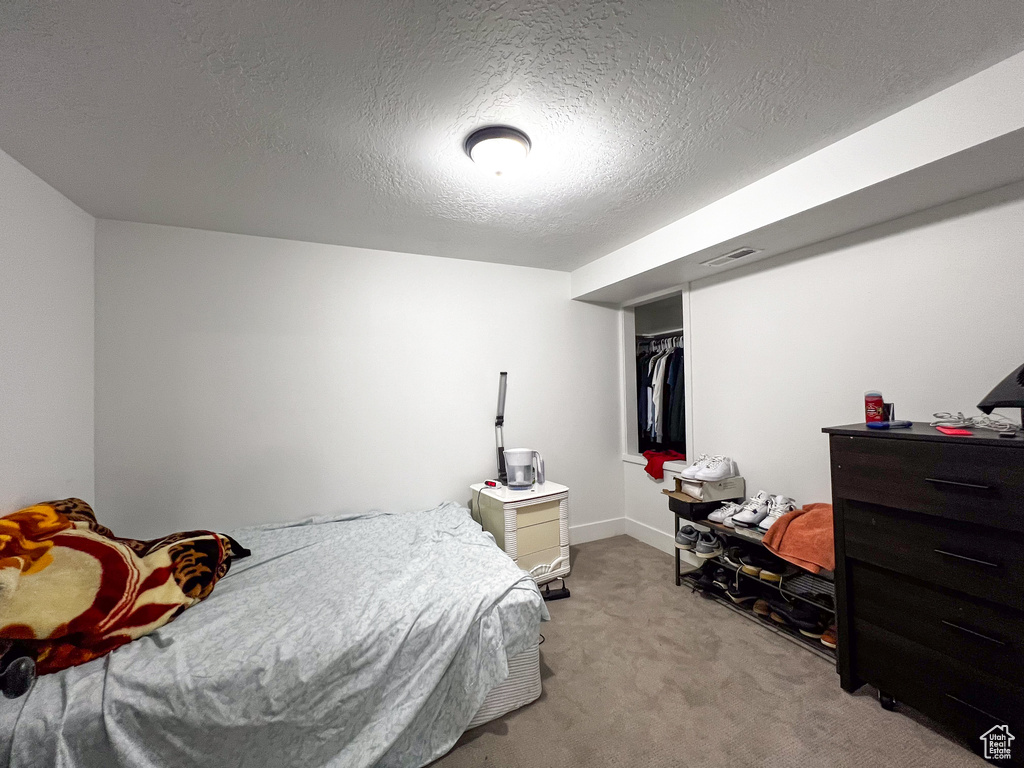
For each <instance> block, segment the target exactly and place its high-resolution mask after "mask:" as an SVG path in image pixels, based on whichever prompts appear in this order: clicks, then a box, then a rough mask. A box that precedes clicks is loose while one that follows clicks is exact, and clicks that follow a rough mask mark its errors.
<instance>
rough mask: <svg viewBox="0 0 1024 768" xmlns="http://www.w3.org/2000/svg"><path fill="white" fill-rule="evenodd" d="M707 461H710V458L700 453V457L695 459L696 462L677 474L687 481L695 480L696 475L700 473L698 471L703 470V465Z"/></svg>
mask: <svg viewBox="0 0 1024 768" xmlns="http://www.w3.org/2000/svg"><path fill="white" fill-rule="evenodd" d="M709 461H711V457H710V456H708V455H707V454H706V453H702V454H701V455H700V456H698V457H697V460H696V461H695V462H693V464H691V465H690V466H688V467H687V468H686V469H684V470H682V471H681V472H680V473H679V476H680V477H683V478H686V479H687V480H696V479H697V473H698V472H700V470H702V469H704V467H705V465H706V464H707V463H708V462H709Z"/></svg>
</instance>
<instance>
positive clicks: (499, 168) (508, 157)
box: [466, 125, 530, 176]
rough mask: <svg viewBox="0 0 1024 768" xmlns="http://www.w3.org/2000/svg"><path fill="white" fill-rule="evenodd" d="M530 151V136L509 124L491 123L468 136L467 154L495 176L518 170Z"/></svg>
mask: <svg viewBox="0 0 1024 768" xmlns="http://www.w3.org/2000/svg"><path fill="white" fill-rule="evenodd" d="M529 153H530V138H529V137H528V136H527V135H526V134H525V133H523V132H522V131H520V130H518V129H516V128H510V127H509V126H507V125H489V126H487V127H486V128H480V129H479V130H476V131H473V132H472V133H471V134H469V136H467V137H466V154H467V155H469V156H470V157H471V158H472V159H473V162H474V163H476V164H477V165H479V166H480V167H481V168H483V169H484V170H485V171H487V172H488V173H493V174H494V175H495V176H504V175H505V174H507V173H509V172H511V171H514V170H516V169H517V168H518V167H519V166H521V165H522V164H523V163H524V162H525V161H526V156H527V155H528V154H529Z"/></svg>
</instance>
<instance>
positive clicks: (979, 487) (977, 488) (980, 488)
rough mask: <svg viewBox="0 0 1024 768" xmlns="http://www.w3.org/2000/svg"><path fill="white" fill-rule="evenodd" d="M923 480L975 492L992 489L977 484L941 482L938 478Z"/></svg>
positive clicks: (952, 481)
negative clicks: (971, 489) (970, 489)
mask: <svg viewBox="0 0 1024 768" xmlns="http://www.w3.org/2000/svg"><path fill="white" fill-rule="evenodd" d="M925 480H926V481H927V482H929V483H935V484H936V485H955V486H956V487H957V488H973V489H974V490H976V491H991V490H992V487H991V486H989V485H979V484H978V483H965V482H963V481H962V480H943V479H941V478H938V477H926V478H925Z"/></svg>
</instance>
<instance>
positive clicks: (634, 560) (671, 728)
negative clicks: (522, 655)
mask: <svg viewBox="0 0 1024 768" xmlns="http://www.w3.org/2000/svg"><path fill="white" fill-rule="evenodd" d="M672 567H673V560H672V557H671V556H669V555H666V554H665V553H663V552H660V551H659V550H657V549H654V548H653V547H649V546H647V545H646V544H642V543H640V542H639V541H636V540H635V539H632V538H629V537H627V536H617V537H615V538H612V539H604V540H602V541H595V542H590V543H588V544H582V545H580V546H578V547H574V548H573V564H572V575H571V576H570V578H569V579H568V586H569V587H570V589H571V590H572V597H571V598H569V599H568V600H560V601H556V602H551V603H548V607H549V608H550V610H551V622H550V623H547V624H543V625H542V626H541V632H542V633H543V634H544V636H545V638H546V641H545V643H544V644H543V645H542V646H541V673H542V677H543V682H544V692H543V694H542V695H541V697H540V699H538V700H537V701H536V702H534V703H533V704H531V705H529V706H527V707H524V708H523V709H520V710H518V711H516V712H511V713H509V714H508V715H505V716H504V717H502V718H499V719H498V720H495V721H492V722H490V723H487V724H485V725H482V726H480V727H479V728H475V729H473V730H471V731H467V732H466V733H465V734H464V735H463V736H462V738H461V739H460V740H459V742H458V743H457V744H456V745H455V747H454V748H453V749H452V751H451V752H449V753H448V754H447V755H445V757H443V758H441V759H440V760H439V761H437V762H435V763H434V764H433V768H481V767H482V766H494V767H495V768H537V766H565V767H566V768H573V767H574V766H601V767H602V768H604V767H608V768H613V767H615V766H622V767H623V768H625V767H626V766H629V768H636V767H639V766H650V767H651V768H661V767H662V766H664V767H665V768H676V767H677V766H680V765H687V764H693V765H700V766H703V767H705V768H716V767H717V766H765V767H767V768H775V767H777V768H801V767H803V766H807V767H808V768H811V767H813V768H822V767H823V766H825V767H827V768H873V767H874V766H879V768H882V767H883V766H884V767H885V768H890V766H900V767H901V768H914V767H916V766H920V767H921V768H926V767H927V768H935V767H936V766H942V767H943V768H959V767H960V766H975V767H976V768H977V766H985V765H987V763H985V762H984V761H983V760H982V759H981V758H979V757H977V756H975V755H974V754H972V753H971V752H969V751H968V750H966V749H965V748H964V747H962V746H960V745H958V744H956V743H954V742H952V741H950V740H949V739H947V738H946V737H944V736H943V735H941V734H940V733H939V732H937V731H936V730H933V729H931V728H929V727H928V726H927V725H926V724H925V722H924V721H923V718H921V717H920V716H918V715H916V714H915V713H913V712H910V713H909V714H910V715H911V716H907V715H906V714H904V713H902V712H888V711H886V710H883V709H882V708H881V707H880V706H879V705H878V702H877V700H876V699H875V698H874V691H873V690H871V689H869V688H864V689H861V691H859V692H858V693H856V694H854V695H850V694H848V693H845V692H843V691H842V690H841V689H840V687H839V677H838V675H837V674H836V672H835V669H834V665H833V664H832V663H830V662H829V661H827V660H824V659H821V658H819V657H817V656H815V655H813V654H811V653H809V652H807V651H805V650H803V649H802V648H800V647H798V646H796V645H794V644H793V643H792V642H790V641H788V640H786V639H785V638H782V637H778V636H777V635H775V634H773V633H772V632H769V631H767V630H765V629H764V628H762V627H760V626H758V625H757V624H755V623H753V622H751V621H749V620H747V619H745V618H743V617H742V616H738V615H736V614H734V613H732V612H731V611H730V610H729V609H727V608H726V607H724V606H722V605H718V604H717V603H714V602H712V601H708V600H705V599H703V598H701V597H700V596H699V595H696V594H693V593H692V592H691V591H690V589H689V588H687V587H685V586H684V587H676V586H675V584H674V582H673V579H672Z"/></svg>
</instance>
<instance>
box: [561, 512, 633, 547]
mask: <svg viewBox="0 0 1024 768" xmlns="http://www.w3.org/2000/svg"><path fill="white" fill-rule="evenodd" d="M625 532H626V518H624V517H616V518H613V519H611V520H598V521H597V522H596V523H584V524H583V525H570V526H569V543H570V544H583V543H584V542H586V541H597V540H598V539H610V538H611V537H612V536H621V535H622V534H624V533H625Z"/></svg>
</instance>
